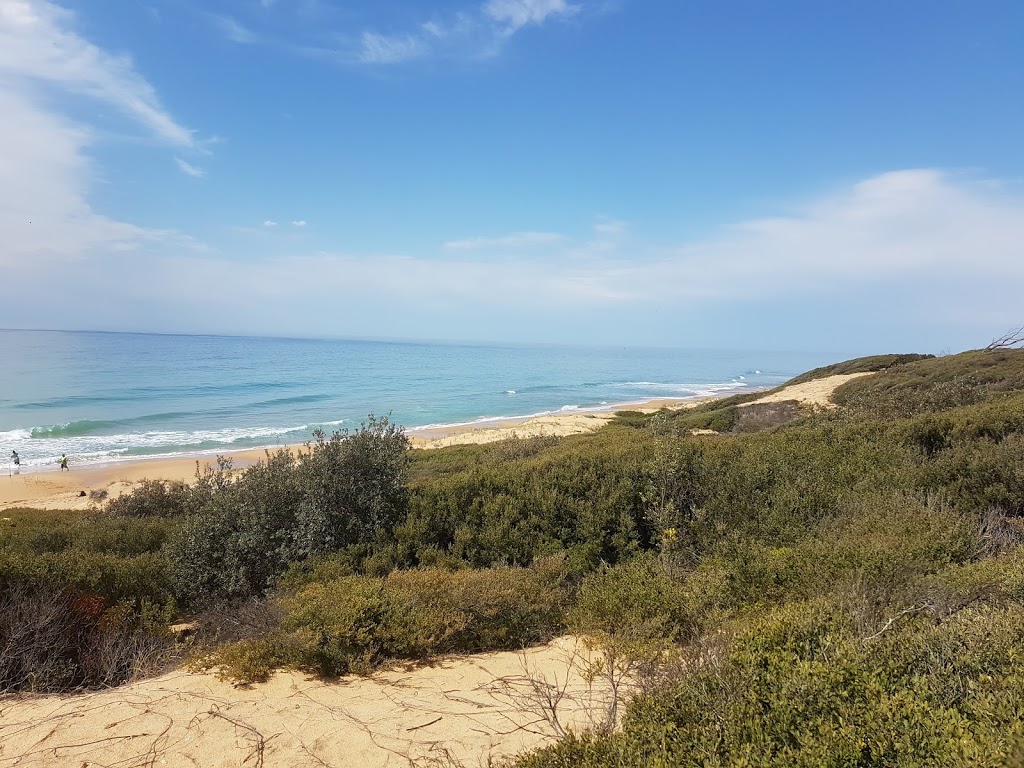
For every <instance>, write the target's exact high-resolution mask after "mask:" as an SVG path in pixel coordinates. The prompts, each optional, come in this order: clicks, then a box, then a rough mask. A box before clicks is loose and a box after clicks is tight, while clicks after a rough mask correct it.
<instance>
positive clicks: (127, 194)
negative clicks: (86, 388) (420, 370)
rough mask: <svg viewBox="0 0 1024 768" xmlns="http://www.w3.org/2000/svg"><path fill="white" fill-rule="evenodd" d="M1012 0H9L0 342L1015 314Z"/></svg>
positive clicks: (854, 329)
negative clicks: (64, 334)
mask: <svg viewBox="0 0 1024 768" xmlns="http://www.w3.org/2000/svg"><path fill="white" fill-rule="evenodd" d="M1022 40H1024V3H1021V2H1020V0H975V1H974V2H969V3H968V2H963V1H962V0H955V1H953V0H901V2H898V3H893V2H891V0H834V1H832V2H827V3H823V2H820V0H777V1H775V2H764V0H439V1H438V2H425V1H424V0H376V1H375V2H374V1H371V0H201V1H200V0H118V1H117V2H113V0H90V1H89V2H71V1H70V0H62V1H60V2H49V1H47V0H0V116H2V119H0V327H6V328H59V329H83V330H84V329H89V330H124V331H154V332H182V333H227V334H245V335H274V336H307V337H325V336H326V337H346V338H402V339H438V340H461V341H467V340H469V341H499V342H555V343H581V344H612V345H630V344H637V345H651V346H673V347H728V348H748V349H792V350H808V351H811V350H814V351H832V350H834V351H835V352H836V353H837V354H839V353H846V354H866V353H878V352H888V351H923V352H945V351H957V350H960V349H965V348H971V347H977V346H983V345H984V344H986V343H987V342H988V341H990V340H991V339H992V338H994V337H996V336H998V335H1000V334H1001V333H1003V332H1004V331H1007V330H1009V329H1010V328H1012V327H1016V326H1018V325H1021V324H1022V323H1024V299H1022V297H1024V142H1022V140H1021V137H1022V136H1024V44H1022V42H1021V41H1022Z"/></svg>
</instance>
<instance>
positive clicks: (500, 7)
mask: <svg viewBox="0 0 1024 768" xmlns="http://www.w3.org/2000/svg"><path fill="white" fill-rule="evenodd" d="M579 11H580V6H578V5H570V4H569V3H567V2H565V0H488V1H487V2H486V3H485V4H484V7H483V12H484V15H485V16H486V17H487V18H489V19H492V20H493V21H496V22H498V23H500V24H502V25H504V27H505V30H506V31H507V32H509V33H511V32H516V31H518V30H519V29H522V28H523V27H525V26H527V25H528V24H543V23H544V22H545V21H547V20H548V19H549V18H551V17H552V16H563V17H567V16H572V15H574V14H576V13H579Z"/></svg>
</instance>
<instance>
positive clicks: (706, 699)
mask: <svg viewBox="0 0 1024 768" xmlns="http://www.w3.org/2000/svg"><path fill="white" fill-rule="evenodd" d="M1022 638H1024V611H1022V610H1021V609H1020V607H1019V606H1014V607H1008V608H1006V609H1001V610H990V609H981V610H965V611H962V612H960V613H958V614H956V615H955V616H953V617H951V618H950V619H949V620H947V621H944V622H942V623H940V624H936V623H934V622H933V621H924V620H917V621H915V620H913V619H908V620H907V623H906V624H902V625H898V626H897V627H896V628H895V629H894V630H893V631H890V632H888V633H886V634H884V635H882V636H881V637H880V638H878V639H875V640H864V639H862V638H860V637H858V636H856V635H855V634H854V632H853V626H852V624H851V623H850V622H849V621H848V620H847V619H846V618H844V617H843V616H842V615H841V614H839V613H837V612H836V610H835V608H833V607H832V606H831V605H830V604H829V603H828V602H827V601H822V600H817V601H814V602H810V603H804V604H800V605H793V606H791V607H789V608H786V609H782V610H778V611H775V612H773V613H771V614H769V615H768V616H766V617H764V618H761V619H754V620H752V621H750V622H749V623H748V625H747V626H746V628H745V630H744V632H743V633H742V634H740V635H739V636H738V638H737V639H736V641H735V642H734V643H733V645H732V646H731V649H730V650H729V652H728V654H727V655H726V656H725V657H723V658H720V659H718V660H705V661H704V663H703V664H700V665H697V666H695V667H693V668H691V670H690V671H689V672H688V673H687V674H684V675H683V676H681V678H680V679H679V680H678V681H677V682H676V683H674V684H672V685H670V686H668V687H666V688H663V689H661V690H658V691H656V692H654V693H651V694H648V695H645V696H641V697H640V698H638V699H637V700H636V701H634V702H633V703H632V704H631V705H630V707H629V709H628V712H627V715H626V718H625V720H624V722H623V725H622V730H621V732H619V733H616V734H612V735H611V736H606V737H582V738H579V737H577V738H572V739H569V740H567V741H565V742H563V743H561V744H559V745H557V746H555V747H552V748H549V749H546V750H542V751H540V752H538V753H535V754H533V755H529V756H526V757H524V758H522V759H520V760H519V761H518V762H517V765H518V766H521V768H544V767H547V766H558V767H559V768H565V767H567V766H648V765H666V766H667V765H672V766H683V767H685V766H694V768H696V767H697V766H763V767H764V768H768V766H778V765H786V766H801V767H805V768H812V767H814V768H817V767H818V766H836V767H838V766H850V765H858V766H906V768H910V767H911V766H914V767H916V766H965V767H966V766H999V765H1015V764H1016V763H1015V762H1013V760H1014V759H1015V758H1016V757H1017V756H1019V754H1020V751H1019V750H1020V745H1021V744H1022V743H1024V742H1022V739H1024V720H1021V718H1020V717H1019V715H1018V713H1019V707H1020V705H1019V701H1020V697H1021V696H1022V695H1024V674H1022V673H1021V671H1020V666H1019V658H1020V654H1021V652H1022V651H1024V640H1022Z"/></svg>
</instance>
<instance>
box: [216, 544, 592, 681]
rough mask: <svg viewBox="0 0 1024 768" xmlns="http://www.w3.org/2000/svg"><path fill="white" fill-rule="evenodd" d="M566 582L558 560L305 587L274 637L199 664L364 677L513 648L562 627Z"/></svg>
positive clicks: (251, 674) (235, 670)
mask: <svg viewBox="0 0 1024 768" xmlns="http://www.w3.org/2000/svg"><path fill="white" fill-rule="evenodd" d="M571 585H572V580H571V576H570V574H569V573H568V571H567V570H566V568H565V566H564V564H563V563H562V560H561V559H560V558H548V559H545V560H542V561H538V562H537V563H536V564H535V565H534V566H533V567H531V568H495V569H488V570H479V571H468V570H467V571H454V572H453V571H444V570H434V569H422V570H415V571H396V572H394V573H391V574H389V575H388V576H387V577H386V578H372V577H367V576H345V577H341V578H337V579H333V580H331V581H326V582H316V581H312V582H310V583H308V584H306V585H305V586H302V587H300V588H299V589H298V590H297V591H296V592H295V593H293V594H291V595H289V596H285V597H283V598H281V601H280V604H281V608H282V609H283V614H284V618H283V619H282V621H281V626H280V629H279V630H277V631H275V632H271V633H268V634H267V635H265V636H263V637H260V638H256V639H254V640H250V641H243V642H242V643H236V644H233V645H228V646H226V647H224V648H222V649H220V650H218V651H217V653H215V654H213V655H212V656H211V657H209V658H208V659H207V660H206V662H205V664H206V665H208V666H220V667H221V668H222V671H223V673H224V674H226V675H227V676H230V677H237V678H241V679H262V678H263V677H265V676H266V675H267V674H268V673H269V672H270V671H271V670H272V669H273V668H274V667H276V666H291V667H296V668H301V669H307V670H310V671H314V672H316V673H318V674H324V675H339V674H343V673H346V672H356V673H366V672H369V671H370V670H371V669H373V668H374V667H376V666H377V665H379V664H381V663H384V662H385V661H387V660H389V659H424V658H427V657H430V656H434V655H438V654H447V653H472V652H476V651H482V650H498V649H518V648H522V647H525V646H527V645H530V644H533V643H537V642H541V641H544V640H547V639H550V638H551V637H553V636H555V635H556V634H557V633H558V632H559V631H561V630H562V627H563V624H562V622H563V615H564V611H565V608H566V605H567V603H568V600H569V594H570V590H571Z"/></svg>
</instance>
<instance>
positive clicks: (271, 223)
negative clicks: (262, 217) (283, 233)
mask: <svg viewBox="0 0 1024 768" xmlns="http://www.w3.org/2000/svg"><path fill="white" fill-rule="evenodd" d="M263 226H264V227H267V228H268V229H269V228H271V227H276V226H277V222H276V221H271V220H270V219H267V220H266V221H264V222H263Z"/></svg>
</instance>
